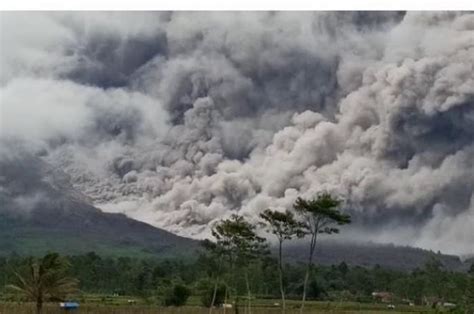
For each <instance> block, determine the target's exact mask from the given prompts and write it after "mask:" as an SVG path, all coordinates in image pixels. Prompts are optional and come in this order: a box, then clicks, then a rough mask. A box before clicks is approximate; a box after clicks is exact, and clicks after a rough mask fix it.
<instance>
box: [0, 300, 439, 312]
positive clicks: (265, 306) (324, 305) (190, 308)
mask: <svg viewBox="0 0 474 314" xmlns="http://www.w3.org/2000/svg"><path fill="white" fill-rule="evenodd" d="M128 299H129V298H127V297H105V298H104V297H100V296H99V297H97V296H88V297H87V298H86V299H85V300H84V301H83V302H81V305H80V308H79V309H78V310H76V311H72V312H68V313H77V314H79V313H81V314H83V313H94V314H128V313H130V314H151V313H154V314H155V313H162V314H178V313H179V314H184V313H190V314H207V313H209V310H208V309H207V308H204V307H201V306H199V305H198V304H199V299H198V298H190V300H189V302H188V304H187V305H186V306H182V307H162V306H158V305H147V304H145V303H144V302H143V301H140V300H137V303H136V304H128ZM278 302H279V300H271V299H257V300H254V301H253V304H252V314H273V313H275V314H277V313H281V310H280V308H279V306H277V305H275V303H278ZM239 310H240V311H239V313H240V314H247V313H246V312H245V308H244V306H243V303H242V304H241V306H240V307H239ZM286 312H287V313H288V314H296V313H299V301H296V300H294V301H293V300H288V302H287V311H286ZM44 313H45V314H60V313H65V311H64V310H61V309H60V308H59V306H58V304H57V303H48V304H45V306H44ZM213 313H216V314H217V313H219V314H222V313H228V314H232V313H234V309H226V310H225V311H224V309H216V310H214V311H213ZM305 313H334V314H351V313H370V314H379V313H392V314H395V313H433V311H432V310H431V309H430V308H427V307H417V306H407V305H397V306H396V309H395V310H390V309H387V306H386V305H385V304H375V303H355V302H323V301H309V302H307V304H306V308H305ZM0 314H34V304H32V303H18V302H4V303H0Z"/></svg>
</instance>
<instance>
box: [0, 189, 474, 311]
mask: <svg viewBox="0 0 474 314" xmlns="http://www.w3.org/2000/svg"><path fill="white" fill-rule="evenodd" d="M340 203H341V201H340V200H339V199H337V198H334V197H333V196H331V195H329V194H321V195H319V196H318V197H317V198H315V199H312V200H303V199H298V200H297V201H296V202H295V204H294V209H295V210H294V211H285V212H280V211H274V210H270V209H268V210H266V211H264V212H263V213H262V214H261V215H260V221H259V222H258V223H250V222H249V221H247V220H246V219H245V218H244V217H242V216H239V215H232V216H231V217H230V218H228V219H223V220H221V221H219V222H218V223H217V224H215V225H214V226H213V228H212V234H213V237H214V241H203V250H202V251H201V253H200V254H199V256H198V257H197V258H196V259H193V260H183V259H179V258H175V259H167V260H163V259H153V258H148V259H138V258H130V257H101V256H99V255H97V254H95V253H93V252H91V253H88V254H85V255H77V256H69V257H62V256H59V255H58V254H54V253H52V254H48V255H46V256H45V257H43V258H31V257H29V258H24V257H19V256H10V257H0V285H1V284H2V283H3V285H1V286H3V287H5V288H4V292H7V291H9V292H15V291H16V292H20V293H22V294H23V295H24V296H25V297H27V298H28V299H29V300H33V301H35V302H36V304H37V307H38V308H37V312H38V313H40V312H41V307H42V303H43V302H44V300H48V299H49V300H60V299H64V298H65V297H66V296H67V294H71V293H77V292H78V291H82V292H88V293H100V294H110V295H112V294H120V295H134V296H137V297H141V298H143V299H144V300H147V301H149V302H154V300H156V298H157V297H158V298H159V300H160V302H161V303H162V304H163V305H173V306H179V305H183V304H185V303H186V300H187V298H188V297H189V296H190V295H199V296H201V300H202V304H203V305H204V306H207V307H209V309H210V312H212V308H213V307H214V306H217V305H220V304H223V303H229V302H231V301H232V302H233V303H234V304H235V308H236V310H238V307H239V304H240V303H241V301H245V306H246V307H247V311H248V312H249V313H250V309H251V301H252V299H253V298H254V297H259V298H275V297H279V298H281V308H282V312H284V311H285V300H286V299H287V298H291V299H298V298H299V299H301V301H302V302H301V310H303V308H304V302H305V300H306V299H320V300H337V301H358V302H373V300H374V299H373V297H372V292H374V291H386V292H390V293H393V295H394V297H395V298H396V299H398V300H399V301H404V302H409V301H410V302H414V303H417V304H423V303H426V302H433V301H434V300H435V301H442V302H446V301H449V302H454V303H457V304H458V305H459V306H462V307H463V308H469V307H471V308H472V307H473V306H474V266H473V267H472V268H471V271H470V272H469V273H459V272H450V271H448V270H446V269H445V268H444V267H443V265H442V264H441V263H440V262H439V261H437V260H436V259H433V260H431V261H429V262H428V263H427V264H426V266H425V267H424V268H423V269H417V270H415V271H412V272H402V271H396V270H390V269H383V268H381V267H378V266H377V267H374V268H363V267H358V266H356V267H351V266H349V265H347V264H346V263H341V264H339V265H337V266H336V265H334V266H320V265H319V266H317V267H316V266H315V265H314V264H313V257H314V256H313V255H314V252H315V247H316V243H317V240H318V236H319V235H321V234H333V233H337V232H338V231H339V229H338V227H339V226H341V225H344V224H347V223H350V217H349V216H348V215H346V214H344V213H342V212H341V211H339V205H340ZM259 227H263V228H264V230H265V231H266V232H268V233H270V234H272V235H274V237H275V239H276V240H277V242H278V246H277V248H278V254H277V255H276V258H275V257H274V256H272V255H271V254H269V250H268V247H269V246H268V244H267V242H266V239H265V238H263V237H261V236H259V235H258V233H257V231H258V230H259ZM306 236H307V237H309V238H310V241H309V247H308V259H307V262H306V263H295V264H289V263H286V262H285V261H284V260H283V256H284V255H283V249H284V243H285V242H286V241H290V240H292V239H295V238H302V237H306ZM79 297H80V294H79ZM408 300H409V301H408ZM240 306H242V305H240ZM473 310H474V309H473Z"/></svg>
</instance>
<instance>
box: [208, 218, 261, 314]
mask: <svg viewBox="0 0 474 314" xmlns="http://www.w3.org/2000/svg"><path fill="white" fill-rule="evenodd" d="M255 229H256V227H255V225H253V224H251V223H250V222H248V221H246V220H245V218H244V217H242V216H240V215H236V214H233V215H232V216H231V217H230V219H223V220H221V221H220V222H219V223H217V224H216V225H215V226H214V228H213V229H212V235H213V236H214V238H215V239H216V244H217V245H218V246H219V247H220V248H221V249H222V251H223V254H224V255H226V256H227V257H228V260H229V263H230V266H231V271H234V270H235V267H236V266H240V267H242V268H243V269H244V276H245V284H246V289H247V298H248V299H247V300H248V302H247V307H248V313H250V307H251V292H250V283H249V278H248V264H249V263H250V262H251V261H252V260H254V259H255V258H257V257H259V256H261V255H263V254H265V253H266V252H267V251H266V244H265V239H264V238H262V237H259V236H257V234H256V232H255ZM236 307H237V302H236Z"/></svg>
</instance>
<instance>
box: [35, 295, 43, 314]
mask: <svg viewBox="0 0 474 314" xmlns="http://www.w3.org/2000/svg"><path fill="white" fill-rule="evenodd" d="M42 312H43V300H42V299H41V298H38V299H37V300H36V314H41V313H42Z"/></svg>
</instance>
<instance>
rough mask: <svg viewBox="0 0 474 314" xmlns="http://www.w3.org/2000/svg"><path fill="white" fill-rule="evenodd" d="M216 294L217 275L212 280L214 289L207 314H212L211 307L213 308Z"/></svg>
mask: <svg viewBox="0 0 474 314" xmlns="http://www.w3.org/2000/svg"><path fill="white" fill-rule="evenodd" d="M216 295H217V277H216V281H215V282H214V291H213V292H212V299H211V306H210V307H209V314H212V309H213V308H214V303H215V302H216Z"/></svg>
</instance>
